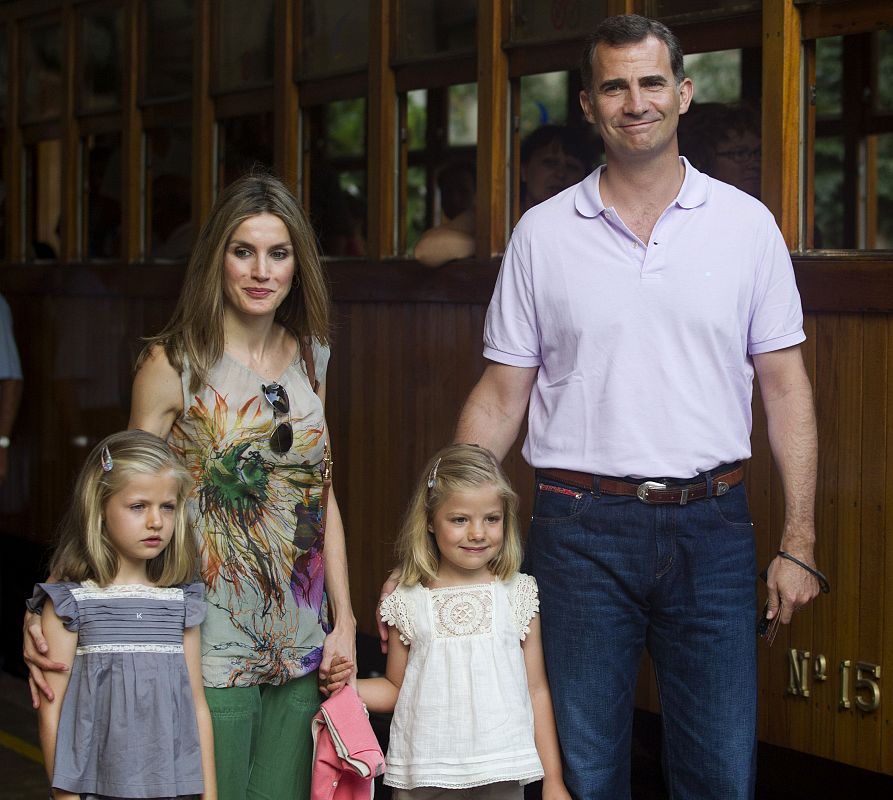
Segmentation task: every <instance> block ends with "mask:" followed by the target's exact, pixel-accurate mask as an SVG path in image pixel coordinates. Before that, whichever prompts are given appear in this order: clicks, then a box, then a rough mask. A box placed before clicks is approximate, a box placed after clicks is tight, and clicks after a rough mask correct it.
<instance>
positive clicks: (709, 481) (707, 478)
mask: <svg viewBox="0 0 893 800" xmlns="http://www.w3.org/2000/svg"><path fill="white" fill-rule="evenodd" d="M704 482H705V483H706V484H707V497H713V474H712V473H710V472H708V473H707V474H706V475H704Z"/></svg>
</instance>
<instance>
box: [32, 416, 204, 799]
mask: <svg viewBox="0 0 893 800" xmlns="http://www.w3.org/2000/svg"><path fill="white" fill-rule="evenodd" d="M191 488H192V480H191V478H190V477H189V474H188V473H187V471H186V470H185V468H184V467H183V465H182V464H181V463H180V461H179V459H178V458H177V457H176V456H175V455H174V453H173V452H171V450H170V448H169V447H168V446H167V444H166V443H165V442H164V441H162V440H161V439H159V438H158V437H157V436H154V435H152V434H150V433H146V432H144V431H125V432H123V433H116V434H112V435H111V436H108V437H106V438H105V439H104V440H103V441H102V442H100V443H99V444H98V445H97V446H96V447H95V448H94V449H93V452H92V453H91V454H90V456H88V458H87V461H86V463H85V464H84V467H83V468H82V470H81V474H80V477H79V478H78V481H77V484H76V487H75V492H74V499H73V502H72V505H71V510H70V512H69V514H68V517H67V519H66V521H65V523H64V525H63V527H62V531H61V536H60V539H59V544H58V547H57V549H56V551H55V553H54V555H53V560H52V563H51V567H52V574H53V576H54V577H55V582H53V583H43V584H39V586H38V587H37V590H36V591H35V598H34V599H35V600H36V601H38V602H35V603H33V605H35V606H38V605H39V601H43V600H45V601H46V602H44V603H43V609H44V610H43V631H44V635H45V636H46V639H47V641H48V643H49V645H50V648H51V650H52V652H53V656H54V657H55V658H56V659H59V660H60V661H62V662H63V663H64V664H66V666H68V667H70V669H69V670H66V671H61V672H50V673H48V674H47V679H48V680H49V682H50V685H51V686H52V688H53V691H54V693H55V699H54V700H53V701H52V702H44V703H42V704H41V706H40V742H41V745H42V747H43V753H44V762H45V764H46V769H47V775H48V777H49V779H50V782H51V786H52V787H53V788H52V796H53V797H54V798H56V800H72V799H74V800H76V799H77V798H91V799H92V798H97V800H103V799H104V798H127V797H141V798H185V797H197V796H201V797H203V798H204V799H205V800H215V798H216V797H217V792H216V782H215V776H214V752H213V737H212V732H211V719H210V714H209V712H208V706H207V704H206V702H205V696H204V691H203V687H202V679H201V656H200V652H199V628H198V625H199V623H200V622H201V621H202V618H203V617H204V614H205V604H204V600H203V594H204V587H203V586H202V584H201V583H192V581H193V580H194V578H195V574H196V566H197V563H196V551H195V543H194V539H193V536H192V531H191V530H190V527H189V522H188V517H187V514H186V497H187V495H188V494H189V491H190V489H191Z"/></svg>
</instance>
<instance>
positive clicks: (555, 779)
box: [521, 614, 570, 800]
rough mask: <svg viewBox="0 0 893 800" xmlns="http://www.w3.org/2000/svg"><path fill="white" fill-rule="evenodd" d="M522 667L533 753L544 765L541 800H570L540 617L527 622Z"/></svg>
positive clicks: (522, 645)
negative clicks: (563, 770) (530, 718)
mask: <svg viewBox="0 0 893 800" xmlns="http://www.w3.org/2000/svg"><path fill="white" fill-rule="evenodd" d="M521 648H522V649H523V651H524V666H525V668H526V670H527V688H528V690H529V691H530V702H531V704H532V706H533V735H534V740H535V741H536V751H537V753H539V757H540V761H542V762H543V773H544V777H543V800H559V798H560V799H561V800H569V798H570V794H569V793H568V791H567V788H566V787H565V785H564V779H563V778H562V775H561V749H560V748H559V746H558V731H557V730H556V728H555V715H554V713H553V711H552V693H551V692H550V691H549V681H548V679H547V678H546V661H545V659H544V658H543V640H542V636H541V634H540V617H539V614H534V616H533V619H532V620H530V633H528V634H527V638H526V639H525V640H524V641H523V642H521Z"/></svg>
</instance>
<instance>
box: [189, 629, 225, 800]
mask: <svg viewBox="0 0 893 800" xmlns="http://www.w3.org/2000/svg"><path fill="white" fill-rule="evenodd" d="M183 653H184V655H185V656H186V668H187V669H188V670H189V685H190V687H191V688H192V702H193V704H194V705H195V720H196V722H197V723H198V738H199V743H200V744H201V748H202V780H203V781H204V784H205V791H204V792H203V794H202V798H203V799H204V800H217V773H216V772H215V769H214V731H213V728H212V727H211V712H210V710H209V709H208V701H207V700H206V699H205V686H204V683H203V682H202V653H201V634H200V629H199V627H198V625H196V626H195V627H192V628H187V629H186V631H185V633H184V634H183Z"/></svg>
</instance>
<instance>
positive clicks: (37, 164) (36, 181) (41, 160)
mask: <svg viewBox="0 0 893 800" xmlns="http://www.w3.org/2000/svg"><path fill="white" fill-rule="evenodd" d="M24 155H25V158H24V167H25V169H24V186H23V189H24V191H23V198H22V199H23V201H24V202H23V206H24V214H23V215H22V217H23V222H24V236H25V253H24V255H25V259H26V260H27V261H55V260H56V258H58V254H59V215H60V213H61V210H62V187H61V185H60V182H59V172H60V170H61V169H62V142H61V140H59V139H44V140H40V141H36V142H33V143H31V144H29V145H26V147H25V151H24ZM18 255H19V254H16V256H18Z"/></svg>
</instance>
